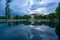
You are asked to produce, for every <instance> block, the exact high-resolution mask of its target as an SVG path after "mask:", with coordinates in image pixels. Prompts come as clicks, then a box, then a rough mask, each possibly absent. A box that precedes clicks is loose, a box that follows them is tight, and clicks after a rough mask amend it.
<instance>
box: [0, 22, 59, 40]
mask: <svg viewBox="0 0 60 40" xmlns="http://www.w3.org/2000/svg"><path fill="white" fill-rule="evenodd" d="M55 29H56V27H55V25H54V23H53V24H51V23H37V22H36V23H34V24H31V23H30V22H14V23H13V22H7V23H0V40H58V36H57V34H56V33H55Z"/></svg>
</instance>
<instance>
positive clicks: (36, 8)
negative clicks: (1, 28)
mask: <svg viewBox="0 0 60 40" xmlns="http://www.w3.org/2000/svg"><path fill="white" fill-rule="evenodd" d="M59 2H60V0H12V2H11V3H10V9H11V14H12V15H25V14H32V13H37V14H38V13H39V14H49V13H53V12H55V10H56V7H57V6H58V3H59ZM5 3H6V0H0V15H5V6H6V5H5Z"/></svg>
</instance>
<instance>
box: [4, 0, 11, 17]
mask: <svg viewBox="0 0 60 40" xmlns="http://www.w3.org/2000/svg"><path fill="white" fill-rule="evenodd" d="M11 1H12V0H6V7H5V11H6V13H5V14H6V18H9V17H10V7H9V6H10V5H9V3H10V2H11Z"/></svg>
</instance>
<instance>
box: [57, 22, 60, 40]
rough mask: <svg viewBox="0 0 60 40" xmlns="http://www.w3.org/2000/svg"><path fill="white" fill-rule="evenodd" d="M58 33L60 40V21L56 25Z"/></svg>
mask: <svg viewBox="0 0 60 40" xmlns="http://www.w3.org/2000/svg"><path fill="white" fill-rule="evenodd" d="M56 34H57V35H58V37H59V40H60V22H59V23H57V26H56Z"/></svg>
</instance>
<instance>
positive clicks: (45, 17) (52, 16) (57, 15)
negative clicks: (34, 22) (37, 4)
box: [0, 0, 60, 21]
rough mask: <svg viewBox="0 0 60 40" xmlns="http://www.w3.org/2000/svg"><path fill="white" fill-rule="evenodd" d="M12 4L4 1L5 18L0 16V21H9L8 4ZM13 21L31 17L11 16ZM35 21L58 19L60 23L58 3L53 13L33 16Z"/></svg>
mask: <svg viewBox="0 0 60 40" xmlns="http://www.w3.org/2000/svg"><path fill="white" fill-rule="evenodd" d="M11 2H12V0H6V7H5V11H6V12H5V16H0V19H10V18H11V15H10V13H11V12H10V11H11V9H10V3H11ZM13 18H14V19H30V18H31V16H30V15H24V16H19V15H15V16H13ZM34 18H35V19H58V20H59V21H60V3H59V4H58V7H57V8H56V10H55V13H50V14H48V15H43V16H42V15H34Z"/></svg>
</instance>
